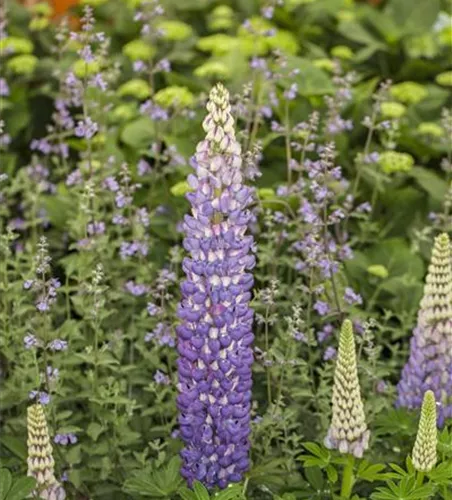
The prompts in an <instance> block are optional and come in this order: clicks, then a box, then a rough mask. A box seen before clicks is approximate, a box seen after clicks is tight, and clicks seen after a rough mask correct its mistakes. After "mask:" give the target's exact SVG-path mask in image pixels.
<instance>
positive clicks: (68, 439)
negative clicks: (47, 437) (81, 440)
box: [53, 433, 78, 446]
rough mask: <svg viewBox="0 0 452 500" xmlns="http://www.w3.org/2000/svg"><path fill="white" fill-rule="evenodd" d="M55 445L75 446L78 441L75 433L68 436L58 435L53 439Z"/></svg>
mask: <svg viewBox="0 0 452 500" xmlns="http://www.w3.org/2000/svg"><path fill="white" fill-rule="evenodd" d="M53 441H54V443H56V444H61V445H62V446H67V445H68V444H75V443H76V442H77V441H78V439H77V436H76V435H75V434H73V433H68V434H56V435H55V437H54V438H53Z"/></svg>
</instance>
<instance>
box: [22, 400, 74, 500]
mask: <svg viewBox="0 0 452 500" xmlns="http://www.w3.org/2000/svg"><path fill="white" fill-rule="evenodd" d="M27 427H28V441H27V445H28V460H27V463H28V475H29V476H32V477H34V478H35V479H36V482H37V489H36V492H35V493H36V494H38V495H39V497H40V498H43V499H44V500H63V499H64V498H66V493H65V491H64V489H63V487H62V486H61V484H60V483H59V482H58V481H57V480H56V478H55V473H54V465H55V462H54V460H53V456H52V445H51V444H50V436H49V430H48V428H47V422H46V418H45V414H44V409H43V407H42V405H41V404H34V405H32V406H30V407H28V417H27Z"/></svg>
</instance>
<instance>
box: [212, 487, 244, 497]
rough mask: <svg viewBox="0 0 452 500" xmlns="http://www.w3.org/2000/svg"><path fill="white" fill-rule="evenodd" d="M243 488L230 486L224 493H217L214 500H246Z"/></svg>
mask: <svg viewBox="0 0 452 500" xmlns="http://www.w3.org/2000/svg"><path fill="white" fill-rule="evenodd" d="M242 489H243V487H242V486H240V485H239V484H234V485H229V486H228V487H227V488H226V489H224V490H223V491H220V492H219V493H217V494H216V495H215V496H214V497H213V498H214V500H242V499H243V500H245V497H244V496H243V492H242Z"/></svg>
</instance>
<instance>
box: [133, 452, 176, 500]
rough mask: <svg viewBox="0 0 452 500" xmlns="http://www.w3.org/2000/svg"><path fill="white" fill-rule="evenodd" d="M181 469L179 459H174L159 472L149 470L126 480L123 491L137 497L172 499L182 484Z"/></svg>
mask: <svg viewBox="0 0 452 500" xmlns="http://www.w3.org/2000/svg"><path fill="white" fill-rule="evenodd" d="M179 468H180V459H179V457H173V459H172V460H171V461H170V462H169V463H168V465H167V466H166V467H164V468H163V469H161V470H159V471H153V470H151V469H149V468H147V469H143V470H140V471H138V472H136V473H135V476H134V477H132V478H130V479H127V480H126V482H125V483H124V486H123V489H124V491H125V492H127V493H130V494H134V495H137V496H145V497H151V498H170V497H171V495H174V494H176V493H177V491H178V490H179V488H180V486H181V483H182V478H181V477H180V475H179Z"/></svg>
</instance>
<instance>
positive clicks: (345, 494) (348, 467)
mask: <svg viewBox="0 0 452 500" xmlns="http://www.w3.org/2000/svg"><path fill="white" fill-rule="evenodd" d="M354 465H355V457H354V456H353V455H350V454H349V455H348V456H347V462H346V464H345V466H344V473H343V475H342V486H341V498H343V499H348V498H350V496H351V494H352V489H353V484H354V483H355V478H354V476H353V467H354Z"/></svg>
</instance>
